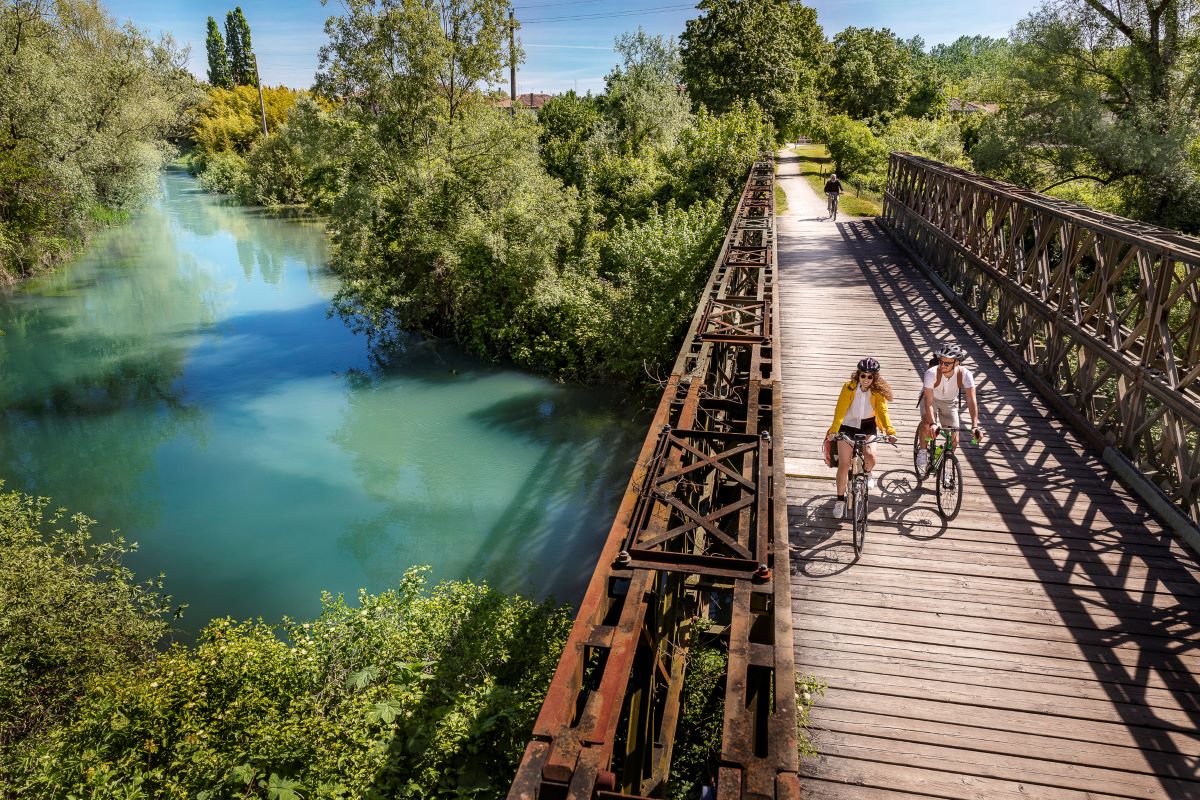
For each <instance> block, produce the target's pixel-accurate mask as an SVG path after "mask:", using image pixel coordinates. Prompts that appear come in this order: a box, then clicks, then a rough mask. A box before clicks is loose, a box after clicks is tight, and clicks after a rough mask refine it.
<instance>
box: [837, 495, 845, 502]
mask: <svg viewBox="0 0 1200 800" xmlns="http://www.w3.org/2000/svg"><path fill="white" fill-rule="evenodd" d="M845 499H846V495H844V494H839V495H838V500H843V501H844V500H845Z"/></svg>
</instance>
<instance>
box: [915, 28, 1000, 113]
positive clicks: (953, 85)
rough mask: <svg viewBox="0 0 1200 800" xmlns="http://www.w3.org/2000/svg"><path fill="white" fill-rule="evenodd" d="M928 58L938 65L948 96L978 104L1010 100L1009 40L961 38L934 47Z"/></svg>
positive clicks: (980, 37)
mask: <svg viewBox="0 0 1200 800" xmlns="http://www.w3.org/2000/svg"><path fill="white" fill-rule="evenodd" d="M929 58H930V60H932V61H933V62H934V63H935V64H936V65H937V69H938V71H939V72H940V73H941V75H942V77H943V80H944V81H945V92H946V94H947V95H948V96H950V97H957V98H960V99H962V100H973V101H979V102H999V101H1005V100H1009V99H1010V98H1009V97H1008V96H1007V95H1006V93H1005V90H1004V88H1003V76H1004V74H1005V72H1006V71H1007V65H1008V62H1009V61H1010V59H1011V58H1012V48H1011V45H1010V44H1009V42H1008V40H1007V39H993V38H991V37H988V36H960V37H958V38H957V39H955V40H954V41H953V42H951V43H950V44H939V45H936V46H935V47H933V48H932V49H931V50H930V51H929Z"/></svg>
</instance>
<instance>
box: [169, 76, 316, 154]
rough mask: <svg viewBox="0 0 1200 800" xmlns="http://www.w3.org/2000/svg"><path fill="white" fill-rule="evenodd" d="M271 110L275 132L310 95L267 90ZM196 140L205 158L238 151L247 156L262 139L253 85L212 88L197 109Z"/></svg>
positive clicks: (270, 127) (265, 103)
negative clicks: (298, 104)
mask: <svg viewBox="0 0 1200 800" xmlns="http://www.w3.org/2000/svg"><path fill="white" fill-rule="evenodd" d="M262 95H263V103H262V105H263V106H265V107H266V111H267V130H268V131H273V130H276V129H278V128H279V126H281V125H282V124H283V123H284V122H286V121H287V118H288V113H289V112H290V111H291V108H292V106H294V105H295V104H296V102H297V101H298V100H300V98H301V97H305V96H307V92H303V91H298V90H296V89H288V88H287V87H284V86H278V87H271V86H267V87H263V90H262ZM192 138H193V140H194V141H195V143H196V147H197V149H199V151H200V152H201V153H202V154H203V155H205V156H208V155H212V154H215V153H226V152H234V153H240V154H242V155H245V154H246V153H248V152H250V148H251V147H253V146H254V144H255V142H257V141H258V140H259V139H261V138H262V106H260V105H259V102H258V90H257V89H256V88H254V87H253V86H238V87H236V88H233V89H219V88H215V87H214V88H212V89H209V90H208V96H207V97H206V98H205V99H204V101H203V102H202V103H200V105H199V106H198V107H197V108H196V111H195V123H194V127H193V130H192Z"/></svg>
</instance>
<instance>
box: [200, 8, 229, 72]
mask: <svg viewBox="0 0 1200 800" xmlns="http://www.w3.org/2000/svg"><path fill="white" fill-rule="evenodd" d="M204 45H205V49H206V50H207V51H208V82H209V83H210V84H212V85H213V86H215V87H217V88H218V89H232V88H233V75H232V74H230V72H229V56H228V55H226V53H225V39H224V38H222V36H221V29H220V28H218V27H217V21H216V20H215V19H213V18H212V17H209V18H208V37H207V38H206V39H205V41H204Z"/></svg>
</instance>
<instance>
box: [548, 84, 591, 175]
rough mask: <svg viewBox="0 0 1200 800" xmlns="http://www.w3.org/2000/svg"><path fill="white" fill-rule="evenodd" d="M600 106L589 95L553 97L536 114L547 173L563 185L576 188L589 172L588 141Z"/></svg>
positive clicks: (568, 94) (570, 94)
mask: <svg viewBox="0 0 1200 800" xmlns="http://www.w3.org/2000/svg"><path fill="white" fill-rule="evenodd" d="M602 118H603V117H602V111H601V106H600V103H599V101H598V100H596V98H594V97H592V96H591V95H586V96H583V97H581V96H579V95H577V94H576V93H575V92H567V93H566V94H560V95H555V96H554V97H551V98H550V99H549V100H547V101H546V104H545V105H544V106H542V108H541V110H540V111H539V112H538V125H539V126H540V130H539V131H538V144H539V145H540V146H541V148H542V163H544V164H545V165H546V170H547V171H548V172H549V173H550V174H551V175H553V176H554V177H556V178H558V179H559V180H561V181H562V182H563V183H566V184H569V185H572V186H579V185H580V184H581V183H582V182H583V180H584V176H585V174H586V172H587V168H588V146H587V143H588V139H590V138H591V136H592V134H593V133H595V131H596V128H597V127H598V126H599V125H600V122H601V120H602Z"/></svg>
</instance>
